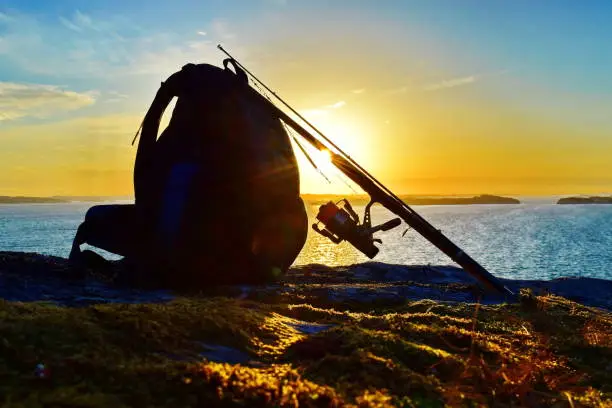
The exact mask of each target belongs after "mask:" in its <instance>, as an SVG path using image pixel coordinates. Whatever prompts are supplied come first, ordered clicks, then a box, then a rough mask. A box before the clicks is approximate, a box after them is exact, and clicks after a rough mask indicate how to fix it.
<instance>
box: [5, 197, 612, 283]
mask: <svg viewBox="0 0 612 408" xmlns="http://www.w3.org/2000/svg"><path fill="white" fill-rule="evenodd" d="M91 205H92V204H91V203H70V204H31V205H0V251H26V252H39V253H44V254H49V255H56V256H62V257H66V256H67V255H68V253H69V251H70V244H71V241H72V238H73V236H74V233H75V230H76V228H77V226H78V224H79V223H80V221H81V220H82V219H83V216H84V214H85V212H86V211H87V209H88V208H89V207H90V206H91ZM413 208H414V209H415V210H416V211H417V212H418V213H419V214H421V215H422V216H423V217H424V218H425V219H427V220H428V221H429V222H430V223H432V224H433V225H434V226H436V227H437V228H439V229H441V230H442V232H443V233H444V234H446V235H447V236H448V237H449V238H450V239H451V240H453V241H454V242H455V243H456V244H457V245H459V246H460V247H461V248H462V249H463V250H464V251H466V252H467V253H469V254H470V255H472V257H474V258H475V259H476V260H477V261H479V262H480V263H481V264H482V265H483V266H484V267H485V268H487V269H489V271H491V272H492V273H493V274H495V275H497V276H500V277H508V278H534V279H536V278H537V279H550V278H554V277H560V276H589V277H599V278H605V279H612V205H610V206H607V205H600V206H593V205H591V206H589V205H564V206H562V205H554V204H520V205H498V206H495V205H477V206H476V205H472V206H469V205H466V206H414V207H413ZM355 209H356V210H357V211H358V213H360V214H363V207H358V206H356V208H355ZM309 210H310V213H311V216H312V214H314V213H315V212H316V207H315V206H310V207H309ZM372 217H373V221H374V222H381V221H384V220H387V219H390V218H393V216H392V215H391V214H389V213H388V212H387V211H386V210H385V209H383V208H374V209H373V211H372ZM404 230H405V228H404V226H403V225H402V226H400V227H398V228H396V229H394V230H392V231H387V232H383V233H378V235H377V236H378V237H379V238H381V239H382V240H383V245H382V247H381V251H380V252H379V254H378V256H377V257H376V258H375V259H374V260H376V261H382V262H389V263H401V264H432V265H452V264H453V262H452V261H451V260H450V259H449V258H448V257H446V255H444V254H443V253H441V252H440V251H439V250H438V249H437V248H435V247H434V246H433V245H431V244H430V243H429V242H427V241H426V240H425V239H423V238H422V237H421V236H420V235H419V234H417V233H416V232H415V231H412V230H410V231H408V232H407V233H406V235H405V236H404V237H402V233H403V232H404ZM367 260H368V258H367V257H365V256H364V255H362V254H361V253H359V252H358V251H356V250H355V249H353V248H352V247H351V246H350V245H348V244H346V243H342V244H340V245H335V244H333V243H332V242H330V241H328V240H327V239H326V238H323V237H321V236H320V235H318V234H316V233H315V232H314V231H312V230H311V231H310V232H309V238H308V241H307V243H306V246H305V247H304V249H303V251H302V253H301V254H300V256H299V257H298V259H297V260H296V264H306V263H323V264H327V265H334V266H335V265H346V264H352V263H357V262H364V261H367Z"/></svg>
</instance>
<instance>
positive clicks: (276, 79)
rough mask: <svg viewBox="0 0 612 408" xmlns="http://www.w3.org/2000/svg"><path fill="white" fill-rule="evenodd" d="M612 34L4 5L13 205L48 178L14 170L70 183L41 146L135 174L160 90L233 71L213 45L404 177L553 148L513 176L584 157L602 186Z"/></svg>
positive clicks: (265, 7) (388, 14) (504, 14)
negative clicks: (194, 69) (139, 131)
mask: <svg viewBox="0 0 612 408" xmlns="http://www.w3.org/2000/svg"><path fill="white" fill-rule="evenodd" d="M610 21H612V3H610V2H606V1H582V2H581V1H566V0H559V1H549V0H543V1H524V0H513V1H510V0H508V1H495V0H488V1H484V0H482V1H475V0H463V1H460V0H445V1H443V0H412V1H411V0H405V1H365V0H361V1H347V0H338V1H320V0H314V1H297V0H250V1H246V0H244V1H222V0H210V1H186V0H175V1H163V2H162V1H159V2H151V1H140V0H131V1H128V0H123V1H117V0H107V1H98V0H89V1H85V0H80V1H78V0H72V1H61V0H60V1H42V0H41V1H32V0H19V1H17V0H14V1H13V0H0V143H2V147H3V149H2V150H3V151H4V153H3V154H4V156H2V154H0V159H2V160H3V161H4V162H12V163H13V164H11V166H13V167H11V168H12V169H13V170H14V171H13V173H11V174H21V176H19V177H16V176H15V177H13V176H12V177H13V178H12V179H10V180H9V179H7V178H6V176H4V177H5V178H4V179H2V178H1V177H0V194H2V190H3V189H4V191H17V189H18V187H17V186H18V185H24V183H25V184H28V182H27V180H29V179H28V177H34V176H33V175H30V176H27V175H26V171H25V170H20V171H21V173H18V172H17V171H16V170H15V169H16V168H21V167H19V165H18V164H17V162H18V159H17V158H21V159H24V158H25V159H28V160H31V161H40V162H45V163H47V162H48V165H49V166H50V167H49V168H48V169H47V170H43V169H42V168H41V170H40V171H41V172H42V171H51V170H49V169H55V170H53V171H58V172H59V171H60V170H58V169H59V166H60V164H58V163H60V159H59V158H58V159H56V161H55V162H54V161H53V160H52V159H51V158H49V157H45V158H44V159H43V153H45V151H44V149H43V148H42V147H41V148H38V149H39V150H37V148H35V146H44V143H46V142H43V141H44V140H47V141H48V140H50V139H52V142H53V143H54V144H56V145H57V146H59V147H58V148H61V149H64V151H65V152H64V156H62V157H63V158H64V159H63V160H64V161H66V162H69V163H70V165H71V166H73V167H74V166H76V168H82V169H83V172H84V173H83V174H90V173H91V172H94V170H93V169H91V168H86V167H87V166H86V164H87V163H86V161H85V160H84V159H83V160H81V161H80V162H79V161H78V160H77V159H76V158H71V159H69V160H68V159H67V157H68V154H69V152H72V153H74V154H75V156H74V157H87V158H88V159H87V160H89V162H92V161H94V162H95V160H93V158H95V157H97V156H102V152H105V153H104V154H106V155H107V156H108V154H111V155H112V157H115V158H116V159H115V160H116V163H115V168H117V169H119V168H120V169H121V170H116V169H115V168H110V167H108V168H105V169H104V172H106V173H108V174H110V173H112V172H115V171H120V172H123V173H129V171H130V170H131V169H130V166H131V164H129V163H130V162H131V159H132V155H133V150H127V149H129V148H130V147H129V146H123V145H122V144H121V143H123V142H122V141H123V140H128V139H130V135H131V134H132V133H133V131H135V128H137V126H138V122H139V120H140V117H141V116H142V114H143V113H144V112H145V111H146V109H147V107H148V105H149V103H150V102H151V100H152V98H153V96H154V94H155V92H156V90H157V88H158V86H159V83H160V81H162V80H163V79H165V78H166V77H167V76H168V75H170V74H171V73H173V72H175V71H177V70H178V69H180V67H181V66H182V65H184V64H185V63H187V62H208V63H213V64H220V63H221V60H222V58H223V56H222V55H221V54H220V53H219V52H218V51H217V50H216V49H215V46H216V44H217V43H223V44H224V45H225V46H226V47H227V48H228V49H229V50H231V51H232V52H233V53H234V54H235V55H236V56H237V57H238V58H239V59H241V60H242V61H243V62H244V63H246V64H247V65H248V66H249V68H251V69H252V70H253V71H255V72H256V73H257V74H259V75H260V76H261V77H262V78H263V79H264V80H266V82H268V84H269V85H270V86H272V87H273V88H275V89H276V90H277V91H278V92H279V93H280V94H281V95H282V96H283V97H285V98H286V99H287V100H289V101H290V102H291V103H292V104H293V105H294V106H295V107H296V108H298V109H299V110H301V111H302V112H305V113H307V114H311V115H314V118H315V119H317V120H319V118H320V120H321V121H322V122H321V125H322V126H323V127H324V128H326V129H331V130H334V131H335V132H337V134H338V138H339V141H340V142H342V143H345V146H346V145H348V147H347V149H348V150H349V151H350V150H351V149H354V151H352V152H351V153H352V154H354V155H356V156H357V157H358V158H360V159H361V160H362V161H363V162H365V164H367V165H370V166H372V167H373V168H374V169H375V170H378V171H380V172H381V173H382V174H383V175H384V174H388V175H389V179H390V180H394V176H392V174H398V173H399V172H400V168H399V165H396V166H387V167H384V166H383V164H381V163H383V162H384V160H381V159H383V158H387V157H395V156H397V157H396V158H395V159H393V160H396V161H397V163H400V162H401V161H402V159H401V158H400V157H399V154H398V153H396V152H398V151H404V150H405V149H412V150H415V151H418V152H419V156H418V157H417V156H416V153H415V156H414V158H413V160H411V161H410V163H408V164H406V166H407V167H406V168H405V169H404V171H403V172H404V173H406V174H408V175H410V177H413V178H414V177H417V176H419V177H420V176H422V177H430V178H436V177H438V178H439V177H442V175H441V173H439V172H437V171H436V169H435V166H433V165H431V164H428V163H435V162H440V161H444V162H445V163H447V164H448V163H450V164H448V165H449V166H450V167H449V169H447V170H448V172H451V169H452V173H453V175H454V176H456V175H459V176H461V177H480V176H482V174H484V173H486V174H488V175H491V174H493V175H492V176H491V177H496V176H495V174H498V173H499V174H502V173H501V172H498V171H497V170H496V169H494V164H495V163H493V162H500V163H501V159H502V158H503V157H502V156H503V155H504V154H507V155H509V154H515V153H517V152H522V151H525V153H526V155H525V157H529V158H530V160H531V159H533V158H535V157H538V156H537V154H544V153H546V152H548V151H550V149H552V150H553V153H554V155H557V156H554V157H558V160H557V161H556V162H550V163H548V164H546V166H544V167H541V168H538V169H535V167H534V168H533V169H531V168H530V167H529V164H528V163H527V162H526V160H527V159H524V160H525V161H524V162H523V163H522V164H521V166H519V164H517V165H516V167H512V164H511V163H510V161H509V159H508V161H507V162H504V163H505V164H504V166H506V167H507V168H508V172H511V173H512V174H520V176H521V177H527V174H533V175H534V177H543V178H546V177H552V176H551V175H553V174H559V172H560V171H561V170H563V169H568V168H570V167H568V166H571V163H572V160H573V159H572V157H573V156H572V154H573V155H576V154H578V153H579V154H581V156H580V157H579V160H578V161H577V162H576V163H581V164H580V166H582V167H579V165H578V164H576V165H575V166H576V169H575V171H574V170H573V169H572V171H573V173H576V174H577V176H576V177H578V178H580V177H583V178H584V177H587V176H588V175H587V174H586V173H585V170H583V168H584V164H585V163H591V164H593V167H592V169H590V170H589V171H591V173H589V174H591V176H592V177H595V176H594V174H596V173H598V174H601V173H602V172H606V171H608V170H612V169H608V167H606V165H604V164H603V163H604V160H605V159H604V157H603V156H601V157H600V156H598V154H601V153H600V152H602V151H604V150H605V149H607V148H608V147H609V145H608V143H609V142H608V140H609V139H610V138H609V134H610V133H609V132H610V131H611V130H612V115H610V114H609V107H610V106H612V78H611V76H610V72H611V71H612V50H611V48H610V47H609V41H610V39H611V38H612V28H611V27H612V25H610V24H609V22H610ZM79 121H81V122H79ZM326 121H327V122H326ZM94 124H95V125H94ZM351 126H352V127H351ZM385 126H388V129H390V131H389V132H387V134H386V135H385V136H382V137H383V138H384V141H388V143H380V137H381V136H379V133H380V131H381V129H386V128H385ZM391 128H392V129H391ZM365 130H367V131H368V132H370V133H369V134H371V135H372V136H367V135H366V134H365ZM354 131H357V133H359V132H361V133H360V134H359V138H355V137H353V138H350V137H349V136H348V134H349V133H350V132H354ZM68 133H71V135H68ZM79 133H82V134H95V135H97V136H96V138H95V139H84V138H79V136H77V134H79ZM24 134H27V135H28V136H27V137H28V139H27V140H28V141H29V143H30V144H28V143H27V142H26V141H24V140H23V139H22V135H24ZM52 135H53V136H52ZM519 139H520V140H519ZM92 140H94V142H92ZM458 140H462V141H466V142H469V143H467V144H466V145H465V146H466V147H464V148H459V147H456V146H455V145H452V143H451V142H453V141H458ZM86 141H87V142H86ZM531 141H532V142H533V145H532V146H531V147H529V146H528V145H527V143H528V142H531ZM86 143H89V144H90V145H91V146H93V147H95V148H99V150H98V151H93V150H87V149H91V148H93V147H91V146H89V147H87V146H85V144H86ZM342 143H340V144H341V145H342ZM453 143H454V142H453ZM521 143H522V144H521ZM580 143H582V145H581V144H580ZM115 145H120V146H121V147H111V146H115ZM74 146H80V147H79V149H81V150H75V149H76V147H74ZM440 146H447V147H448V149H447V151H445V152H446V153H445V152H441V151H440ZM482 146H485V147H486V148H485V147H482ZM502 147H503V148H504V149H505V150H503V151H502ZM461 149H464V150H461ZM470 149H471V150H470ZM478 149H481V153H478V151H479V150H478ZM527 150H528V151H527ZM85 151H86V152H87V153H86V154H85V153H83V152H85ZM78 152H80V153H79V155H80V156H79V155H77V153H78ZM109 152H110V153H109ZM485 152H486V153H485ZM491 152H494V154H495V155H497V156H491V155H492V154H493V153H491ZM504 152H508V153H504ZM9 154H10V157H9V156H8V155H9ZM478 154H480V156H478ZM461 155H463V156H464V157H470V158H472V159H473V161H474V160H477V162H478V163H480V165H481V167H473V168H472V167H470V168H469V169H466V168H465V166H463V165H461V164H460V163H459V162H458V161H456V159H454V157H456V156H461ZM492 157H495V158H492ZM554 157H553V158H554ZM393 160H390V162H394V161H393ZM551 160H552V159H551ZM79 163H80V164H79ZM96 165H100V163H96ZM589 165H590V164H589ZM6 166H9V165H8V164H7V165H5V167H6ZM53 166H55V167H53ZM66 166H68V165H67V164H66ZM79 166H80V167H79ZM410 166H413V167H410ZM428 166H429V167H428ZM500 166H501V165H500ZM90 167H93V164H92V165H91V166H90ZM468 167H469V166H468ZM527 168H528V169H529V171H527V170H524V169H527ZM532 170H533V171H532ZM28 171H30V172H31V173H32V172H33V171H34V170H28ZM62 171H63V172H64V173H62V174H63V176H62V177H64V178H65V177H68V176H67V174H68V173H67V172H68V170H66V169H64V170H62ZM95 171H97V170H95ZM51 172H52V171H51ZM568 172H569V170H568ZM106 173H104V174H106ZM123 173H122V174H123ZM416 173H418V174H416ZM573 173H572V174H573ZM32 174H34V173H32ZM58 174H59V173H58ZM100 174H102V173H100ZM591 176H588V177H591ZM70 177H72V176H70ZM75 177H76V176H75ZM100 177H102V176H100ZM117 177H119V176H117ZM122 177H123V176H122ZM500 177H501V176H500ZM564 177H569V173H568V174H566V175H565V176H564ZM397 179H398V180H399V176H398V178H397ZM113 180H115V179H113ZM3 183H4V184H3ZM105 183H106V182H105ZM105 183H102V184H101V185H100V188H99V190H103V189H104V188H106V187H104V186H107V185H109V183H111V182H110V181H108V182H107V183H106V184H105ZM398 183H400V182H399V181H398ZM77 184H78V183H77ZM81 184H82V183H81ZM28 185H30V184H28ZM31 185H32V186H34V185H35V184H31ZM75 185H76V184H75ZM123 185H126V184H125V183H124V184H123ZM313 185H314V184H313ZM398 185H399V184H398ZM32 188H33V187H32ZM126 188H127V187H126ZM66 189H69V188H68V187H66V188H65V190H66ZM28 191H29V190H28Z"/></svg>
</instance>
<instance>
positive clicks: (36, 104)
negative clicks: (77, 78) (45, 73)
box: [0, 82, 95, 122]
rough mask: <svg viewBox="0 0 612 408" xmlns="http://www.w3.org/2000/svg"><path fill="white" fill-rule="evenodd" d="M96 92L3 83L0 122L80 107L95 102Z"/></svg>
mask: <svg viewBox="0 0 612 408" xmlns="http://www.w3.org/2000/svg"><path fill="white" fill-rule="evenodd" d="M94 95H95V93H91V92H90V93H79V92H74V91H67V90H63V89H60V88H59V87H56V86H51V85H39V84H19V83H14V82H0V122H4V121H9V120H14V119H19V118H23V117H37V118H41V117H46V116H49V115H52V114H55V113H58V112H62V111H71V110H75V109H79V108H82V107H85V106H88V105H92V104H93V103H94V102H95V97H94Z"/></svg>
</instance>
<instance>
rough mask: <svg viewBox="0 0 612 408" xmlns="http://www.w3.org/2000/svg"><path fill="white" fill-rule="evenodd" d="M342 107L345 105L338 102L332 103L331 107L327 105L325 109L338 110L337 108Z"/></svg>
mask: <svg viewBox="0 0 612 408" xmlns="http://www.w3.org/2000/svg"><path fill="white" fill-rule="evenodd" d="M344 105H346V102H344V101H338V102H336V103H333V104H331V105H327V106H326V108H328V109H339V108H341V107H343V106H344Z"/></svg>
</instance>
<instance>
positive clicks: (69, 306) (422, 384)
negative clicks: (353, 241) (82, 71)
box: [0, 252, 612, 407]
mask: <svg viewBox="0 0 612 408" xmlns="http://www.w3.org/2000/svg"><path fill="white" fill-rule="evenodd" d="M102 269H103V270H102ZM102 269H100V270H87V271H84V270H77V269H75V268H72V267H70V266H69V265H68V263H67V261H66V260H65V259H62V258H56V257H46V256H42V255H37V254H23V253H7V252H4V253H1V252H0V298H2V299H5V300H4V301H1V302H0V313H1V314H2V319H0V378H2V381H0V401H1V402H2V403H3V404H4V405H7V406H104V407H107V406H111V405H113V406H116V407H119V406H298V405H299V406H346V405H353V406H380V407H384V406H445V405H452V406H455V405H465V406H470V405H474V404H475V405H488V406H490V405H499V406H506V405H519V406H520V405H522V406H551V405H554V406H569V407H576V406H611V405H612V346H611V345H612V315H611V314H610V310H612V299H611V298H612V296H610V293H612V283H611V282H609V281H604V280H596V279H557V280H553V281H506V282H505V283H506V285H507V286H508V287H510V288H511V289H512V290H514V291H515V292H516V294H517V295H516V296H514V297H509V298H500V297H497V296H492V295H482V294H481V293H480V292H479V291H478V290H476V287H475V286H474V282H473V281H471V280H470V279H469V278H468V277H467V275H466V274H464V273H463V272H462V271H461V270H459V269H456V268H452V267H408V266H397V265H386V264H380V263H367V264H360V265H353V266H348V267H343V268H328V267H325V266H321V265H309V266H305V267H301V268H294V269H292V270H291V271H290V273H289V274H288V275H287V276H286V277H284V278H283V279H282V280H281V281H280V282H278V283H276V284H270V285H263V286H241V287H216V288H208V289H207V290H205V291H203V292H201V293H199V294H197V295H195V294H190V295H184V294H183V295H179V294H176V293H172V292H170V291H165V290H153V289H148V290H146V289H143V288H142V287H140V288H139V287H134V286H130V287H126V286H125V285H118V284H117V283H118V282H120V281H121V279H120V275H121V273H123V271H122V270H121V267H120V266H119V264H116V265H114V266H112V267H111V268H102Z"/></svg>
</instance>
